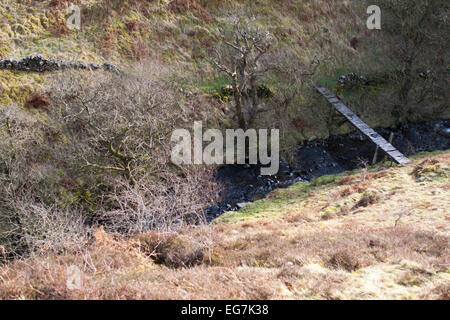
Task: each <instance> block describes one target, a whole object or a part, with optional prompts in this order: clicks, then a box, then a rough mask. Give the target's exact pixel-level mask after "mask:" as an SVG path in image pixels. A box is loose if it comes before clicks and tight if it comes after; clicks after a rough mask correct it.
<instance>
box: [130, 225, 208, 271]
mask: <svg viewBox="0 0 450 320" xmlns="http://www.w3.org/2000/svg"><path fill="white" fill-rule="evenodd" d="M138 240H139V242H140V244H141V245H140V246H141V250H143V251H144V252H146V253H147V254H149V255H150V257H152V258H153V260H154V261H155V262H156V263H158V264H164V265H165V266H167V267H170V268H181V267H183V268H185V267H192V266H195V265H199V264H202V263H203V262H204V258H205V256H206V253H207V251H208V246H207V244H206V243H204V242H201V241H199V239H193V238H191V237H189V236H188V235H179V234H177V233H173V232H170V233H156V232H152V233H147V234H140V235H139V236H138Z"/></svg>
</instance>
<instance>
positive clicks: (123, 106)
mask: <svg viewBox="0 0 450 320" xmlns="http://www.w3.org/2000/svg"><path fill="white" fill-rule="evenodd" d="M153 70H155V71H157V72H158V74H164V73H163V72H161V67H160V66H156V67H155V66H148V65H147V66H146V70H145V72H142V73H139V72H136V75H135V76H122V77H118V76H116V75H112V74H105V73H100V72H99V73H91V74H88V75H87V74H84V75H80V74H78V73H76V72H72V73H68V72H65V73H62V74H61V75H60V77H59V78H58V79H56V81H55V82H54V83H53V84H52V85H51V86H50V88H49V91H50V93H51V99H52V106H51V108H50V109H49V110H51V111H50V112H49V113H45V112H41V111H37V110H29V111H26V110H23V109H21V108H18V107H14V106H9V107H1V108H0V179H1V180H2V183H1V184H0V201H1V206H0V213H1V215H2V217H3V219H2V221H0V231H1V232H2V236H1V239H2V240H1V241H2V242H0V245H3V246H4V247H5V250H6V252H9V253H12V252H19V251H24V250H25V251H28V250H34V248H36V246H39V245H40V243H41V242H42V241H43V242H44V243H46V244H48V246H50V247H52V248H59V247H60V244H56V243H57V242H58V243H62V242H64V241H66V240H68V239H72V238H73V239H78V238H77V237H78V235H79V234H80V233H81V234H88V230H87V229H88V228H86V229H83V228H85V227H84V226H85V225H87V226H97V225H103V226H104V227H105V230H107V231H110V232H121V233H125V234H130V233H134V232H142V231H148V230H152V229H162V230H170V229H174V228H177V227H178V226H180V225H183V224H199V223H202V222H203V221H204V215H203V210H204V209H205V208H206V207H207V206H208V205H210V203H211V200H212V199H213V194H216V192H217V190H216V189H215V183H214V182H213V181H212V177H213V171H212V170H210V169H207V168H204V167H202V166H195V167H194V166H192V167H190V166H185V167H180V166H175V165H173V164H172V163H171V161H170V152H171V145H170V137H171V134H172V131H173V129H175V128H179V127H182V128H183V127H190V125H189V123H187V119H194V118H195V114H193V111H192V109H191V108H190V107H186V106H189V103H186V104H184V103H183V97H182V96H180V95H181V94H180V93H179V92H178V91H177V90H176V88H175V87H174V86H172V85H171V83H170V82H168V81H165V80H163V79H161V77H159V78H158V77H156V75H155V74H156V72H152V71H153ZM36 228H37V229H36ZM5 230H6V231H5ZM70 230H73V234H72V231H70ZM82 230H84V231H82ZM50 234H51V235H50Z"/></svg>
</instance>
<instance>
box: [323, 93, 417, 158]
mask: <svg viewBox="0 0 450 320" xmlns="http://www.w3.org/2000/svg"><path fill="white" fill-rule="evenodd" d="M315 88H316V90H317V91H318V92H319V93H320V94H322V95H323V96H324V97H325V98H326V99H327V100H328V102H329V103H331V105H332V106H333V107H334V108H335V109H336V110H337V111H338V112H339V113H341V114H342V115H343V116H344V117H345V118H347V120H348V121H350V123H351V124H352V125H353V126H355V127H356V128H357V129H358V130H359V131H361V132H362V133H363V134H364V135H366V136H367V137H368V138H369V139H370V140H371V141H372V142H373V143H375V144H376V145H378V146H379V147H380V148H381V150H383V151H384V152H386V153H387V154H388V155H389V156H390V157H391V158H392V159H394V161H395V162H397V163H398V164H400V165H404V164H408V163H410V162H411V161H410V160H409V159H408V158H407V157H406V156H404V155H403V154H402V153H401V152H400V151H398V150H397V149H396V148H395V147H394V146H393V145H392V144H390V143H389V142H388V141H387V140H386V139H384V138H383V137H382V136H380V135H379V134H378V133H377V132H376V131H375V130H373V129H372V128H371V127H369V126H368V125H367V124H366V123H365V122H364V121H362V120H361V118H359V117H358V116H357V115H356V114H355V113H353V111H352V110H350V109H349V108H348V107H347V106H346V105H345V104H343V103H342V102H341V101H340V100H339V99H338V98H337V97H336V96H335V95H334V94H332V93H331V92H330V91H328V90H327V89H326V88H324V87H322V86H320V85H316V87H315Z"/></svg>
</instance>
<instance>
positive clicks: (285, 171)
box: [206, 120, 450, 221]
mask: <svg viewBox="0 0 450 320" xmlns="http://www.w3.org/2000/svg"><path fill="white" fill-rule="evenodd" d="M375 131H377V132H378V133H379V134H380V135H382V136H383V137H384V138H385V139H386V140H388V139H389V135H390V133H391V132H392V131H393V132H394V139H393V142H392V144H393V145H394V147H396V148H397V149H398V150H399V151H400V152H402V153H403V154H404V155H406V156H410V155H413V154H416V153H420V152H424V151H435V150H446V149H449V148H450V120H440V121H434V122H421V123H409V124H405V125H402V126H400V127H399V128H397V129H394V130H392V129H387V128H378V129H376V130H375ZM375 148H376V146H375V144H373V143H372V142H371V141H370V140H369V139H368V138H366V137H365V136H364V135H363V134H361V133H359V132H353V133H350V134H346V135H336V136H331V137H329V138H328V139H321V140H315V141H312V142H306V143H305V144H303V145H300V146H299V147H298V150H297V154H296V157H295V160H294V162H293V163H292V164H291V165H289V164H288V163H287V162H285V161H283V160H281V161H280V170H279V172H278V174H277V175H275V176H261V175H260V166H259V165H225V166H222V167H221V168H219V170H218V172H217V177H216V178H217V181H218V182H220V183H221V184H222V185H223V192H222V200H221V201H220V202H219V203H217V204H215V205H213V206H211V207H209V208H208V209H207V210H206V216H207V220H208V221H212V220H214V219H215V218H217V217H218V216H220V215H221V214H222V213H224V212H225V211H237V210H239V209H241V208H242V207H244V206H245V204H247V203H249V202H253V201H256V200H258V199H262V198H264V197H265V196H266V195H267V194H268V193H269V192H271V191H272V190H274V189H277V188H286V187H288V186H290V185H292V184H294V183H296V182H299V181H304V182H307V181H311V180H312V179H314V178H316V177H320V176H323V175H328V174H337V173H341V172H344V171H348V170H353V169H357V168H362V167H364V164H365V163H366V164H371V162H372V159H373V156H374V153H375ZM383 158H384V152H383V151H382V150H380V151H379V154H378V161H381V160H383Z"/></svg>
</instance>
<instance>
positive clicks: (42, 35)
mask: <svg viewBox="0 0 450 320" xmlns="http://www.w3.org/2000/svg"><path fill="white" fill-rule="evenodd" d="M372 2H374V3H376V4H377V5H379V6H380V7H381V9H382V12H383V14H382V28H381V29H369V28H368V27H367V24H366V22H367V18H368V12H367V9H368V5H369V4H373V3H372ZM72 5H76V6H78V7H79V8H80V22H81V25H80V28H75V29H72V28H69V25H70V24H69V23H68V21H69V19H70V17H71V16H70V15H71V14H73V12H72V13H70V12H69V11H68V10H69V8H71V6H72ZM449 8H450V4H449V3H448V1H445V0H433V1H421V0H376V1H369V0H363V1H361V0H281V1H272V0H241V1H239V0H128V1H121V0H112V1H109V0H74V1H72V0H1V1H0V300H2V299H390V298H392V299H444V300H448V299H450V296H449V291H450V265H449V259H450V254H449V253H450V252H449V250H450V249H449V245H448V244H449V242H448V241H449V231H450V230H449V226H450V220H449V219H450V217H449V214H448V208H449V206H450V200H449V199H450V197H449V196H450V151H448V150H443V151H436V152H430V153H421V154H416V155H415V156H413V157H412V160H413V162H412V163H411V164H409V165H407V166H404V167H397V166H394V165H393V164H392V163H388V162H387V161H386V158H385V159H384V160H382V161H381V162H379V163H377V164H376V165H374V166H372V167H368V164H367V163H368V162H367V161H366V159H369V158H370V159H372V155H373V151H374V148H375V147H374V146H373V145H371V144H367V143H366V142H367V141H365V140H364V137H363V136H362V135H358V134H354V131H355V128H354V127H353V126H352V125H351V124H350V123H349V122H348V121H346V120H345V119H344V118H343V117H342V115H341V114H338V113H337V111H335V110H334V109H333V108H332V107H330V105H329V103H328V102H327V101H326V99H324V97H323V96H321V95H319V94H318V93H317V92H316V90H315V89H314V86H315V85H316V84H317V83H320V84H321V85H322V86H324V87H326V88H327V89H328V90H329V91H332V92H333V94H335V95H336V96H337V97H338V98H339V99H340V100H341V101H342V102H343V103H345V104H346V105H347V106H348V107H349V108H350V109H351V110H352V111H353V112H354V113H355V114H356V115H357V116H358V117H360V118H361V119H362V120H363V121H364V122H366V123H367V124H368V125H369V126H370V127H372V128H374V129H376V131H377V132H379V133H380V134H382V135H383V136H384V137H386V139H387V137H388V136H389V134H391V137H392V138H393V139H394V140H393V142H392V144H393V145H394V147H397V148H399V150H400V149H401V152H403V153H405V155H409V154H415V153H418V152H422V151H432V150H441V149H445V148H448V145H449V144H448V142H449V141H450V140H448V137H449V135H450V128H449V126H450V122H449V121H448V119H450V107H449V103H448V101H449V99H448V93H449V92H450V91H449V90H448V80H449V78H448V76H449V75H450V73H449V70H450V69H449V65H450V64H449V55H448V52H450V41H449V39H450V38H448V34H447V32H446V31H447V29H448V28H447V27H448V26H447V24H448V12H449ZM24 61H25V62H26V63H30V64H33V65H34V66H33V68H31V69H30V68H29V65H28V64H26V63H25V62H24ZM198 123H201V125H202V128H203V129H204V131H205V132H206V130H207V129H215V130H216V131H214V132H216V133H217V132H219V133H225V132H226V130H227V129H236V130H239V132H244V130H247V129H256V130H258V129H263V130H266V131H264V132H266V133H267V132H268V130H267V129H279V140H280V141H279V144H280V148H279V150H278V149H276V142H277V141H275V140H273V139H272V138H274V137H275V135H276V134H272V132H273V131H271V130H270V132H271V139H270V143H267V141H266V143H264V142H263V141H262V139H261V137H262V136H261V134H262V132H263V131H259V133H258V134H259V136H258V138H257V139H256V138H255V141H253V145H252V146H250V144H251V143H252V142H251V137H249V139H248V140H249V145H247V143H246V142H245V141H246V140H245V138H244V139H243V140H242V141H243V142H242V144H241V146H242V148H241V149H244V152H247V151H255V150H256V151H258V156H259V158H258V159H259V160H258V161H259V162H257V163H252V162H253V160H252V156H250V155H248V157H245V155H244V157H242V159H243V162H245V163H242V164H239V166H235V165H234V164H230V163H229V162H228V160H229V155H228V149H227V150H226V151H227V152H226V154H225V153H223V152H222V154H221V151H224V150H225V145H224V144H223V142H224V141H222V144H220V143H219V146H218V147H217V149H214V158H215V160H217V159H218V160H219V161H210V162H208V161H206V159H207V156H204V154H201V156H202V157H200V158H201V160H204V161H203V163H195V162H196V161H194V163H192V162H189V161H187V162H179V163H178V162H176V161H174V160H173V159H174V158H173V155H174V153H175V152H174V151H180V150H179V149H177V148H178V147H179V146H180V145H181V144H180V143H181V141H180V142H179V143H178V144H176V141H175V140H176V139H174V133H175V132H178V133H179V132H182V134H180V135H179V136H180V138H182V140H183V142H186V141H187V142H188V143H187V144H186V145H187V147H186V148H184V149H183V150H182V151H183V156H184V155H186V156H187V158H192V157H191V156H192V155H194V156H193V158H194V159H198V158H197V155H198V153H197V151H198V149H199V148H198V146H201V144H202V143H204V144H206V142H208V138H207V137H205V136H203V137H200V140H202V139H203V140H202V142H201V143H200V145H197V143H196V142H195V141H196V140H195V139H197V136H196V125H197V124H198ZM240 129H242V130H240ZM178 130H182V131H178ZM236 132H237V131H236ZM276 132H278V131H276ZM394 132H395V135H394ZM191 133H194V134H193V135H192V136H190V134H191ZM252 133H253V131H252V132H250V134H252ZM218 135H219V136H220V134H218ZM192 137H193V141H194V142H193V143H192V145H191V142H192V141H191V139H190V138H192ZM184 138H186V139H184ZM209 138H210V139H209V141H211V140H212V139H211V138H212V137H209ZM185 140H186V141H185ZM237 140H239V139H237ZM256 140H257V141H256ZM197 141H198V140H197ZM218 141H219V139H218V138H217V137H216V136H214V143H216V142H218ZM219 142H220V141H219ZM416 142H420V145H419V144H417V143H416ZM325 144H326V145H327V148H328V149H327V148H325ZM186 145H185V146H186ZM230 145H231V146H232V147H236V146H238V143H235V140H234V138H233V140H232V141H231V143H230ZM320 145H322V147H320ZM344 145H345V146H344ZM226 147H228V140H227V141H226ZM268 147H270V156H271V161H272V160H274V162H273V163H272V162H271V163H270V164H271V165H272V164H274V167H277V168H278V167H279V169H280V170H278V173H277V174H276V175H273V176H264V177H262V176H261V174H260V173H259V169H260V168H259V166H260V165H261V164H264V161H263V160H261V158H262V157H263V156H262V152H264V150H263V149H264V148H266V151H268V150H267V148H268ZM400 147H401V148H400ZM191 149H192V150H191ZM236 149H237V150H238V149H239V148H236ZM302 150H303V151H304V152H301V151H302ZM200 151H203V150H200ZM210 151H211V150H210ZM241 151H242V150H241ZM278 151H279V152H278ZM300 153H301V156H300ZM363 153H364V157H365V158H364V159H363V157H362V155H363ZM277 154H279V159H278V158H277V157H276V155H277ZM236 155H237V157H236V158H237V159H239V155H238V154H237V152H236ZM268 155H269V153H268V152H266V158H268V157H269V156H268ZM178 156H179V155H178ZM203 156H204V157H203ZM211 157H212V156H211ZM211 157H210V158H211ZM210 158H208V159H209V160H211V159H210ZM225 158H226V160H227V162H224V161H223V160H225ZM230 158H232V160H233V161H232V162H233V163H234V162H235V154H234V150H233V154H231V155H230ZM333 158H336V159H338V158H339V161H337V160H336V161H335V159H333ZM375 158H376V157H375ZM382 158H383V155H381V154H380V155H379V157H378V159H382ZM200 162H201V161H200ZM255 162H256V160H255ZM300 162H301V163H300ZM223 163H226V164H225V165H224V164H223ZM303 164H304V166H303ZM347 164H348V166H347ZM277 165H279V166H277ZM356 167H358V168H362V167H364V169H359V170H354V171H352V172H344V173H341V174H337V175H326V176H321V177H318V176H320V175H323V174H325V173H335V172H342V171H344V170H351V169H352V168H356ZM236 168H237V169H236ZM314 168H315V169H314ZM330 168H331V169H330ZM222 169H226V170H223V171H221V170H222ZM228 169H229V170H228ZM234 169H236V170H234ZM255 169H258V170H255ZM313 169H314V170H315V171H314V170H313ZM328 169H330V170H329V171H326V170H328ZM257 171H258V172H257ZM313 171H314V172H313ZM221 174H222V175H223V176H225V178H226V179H221ZM223 176H222V178H223ZM314 177H318V178H315V179H313V178H314ZM227 179H228V180H229V181H231V182H230V183H228V182H227V181H228V180H227ZM306 179H307V180H309V179H313V180H312V181H310V182H299V183H296V184H294V185H292V186H290V187H289V188H280V189H277V190H275V191H272V192H270V191H271V190H273V189H274V188H278V187H285V186H287V185H290V184H292V183H293V182H294V181H295V182H296V181H306ZM234 186H237V187H236V188H234ZM229 189H232V191H233V192H230V193H229V194H228V193H227V192H228V191H229ZM253 191H255V192H253ZM269 192H270V193H269ZM267 194H268V196H267V197H265V195H267ZM262 197H265V198H264V199H261V198H262ZM230 199H231V200H232V201H231V200H230ZM257 199H258V201H255V202H252V203H249V202H248V201H254V200H257ZM235 208H241V210H239V211H229V210H234V209H235ZM216 209H217V210H216ZM224 211H227V212H225V213H224V214H223V215H221V214H222V213H223V212H224ZM217 216H218V218H217V219H216V220H214V221H212V222H211V223H210V220H212V217H217Z"/></svg>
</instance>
